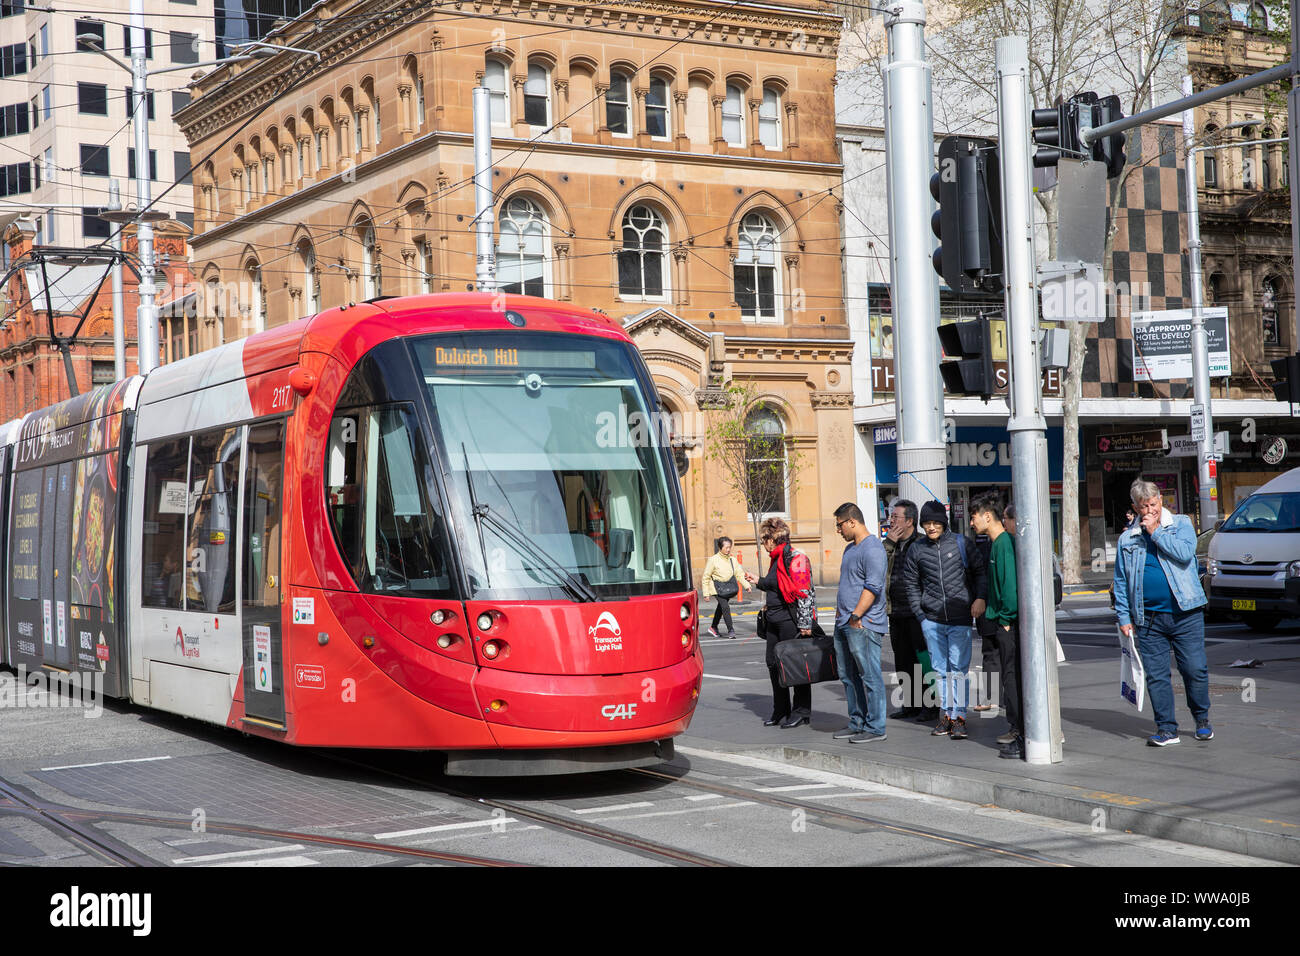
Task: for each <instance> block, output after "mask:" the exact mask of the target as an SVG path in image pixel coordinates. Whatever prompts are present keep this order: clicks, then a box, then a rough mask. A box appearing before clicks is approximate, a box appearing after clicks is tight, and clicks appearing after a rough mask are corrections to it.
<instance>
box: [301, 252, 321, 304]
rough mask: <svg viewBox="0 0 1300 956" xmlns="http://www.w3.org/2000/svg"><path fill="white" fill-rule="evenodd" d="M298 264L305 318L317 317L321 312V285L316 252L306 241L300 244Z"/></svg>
mask: <svg viewBox="0 0 1300 956" xmlns="http://www.w3.org/2000/svg"><path fill="white" fill-rule="evenodd" d="M298 262H299V266H300V268H301V269H302V309H303V316H308V315H315V314H316V313H317V312H319V311H320V284H319V283H318V282H317V281H316V251H315V250H314V249H312V247H311V243H310V242H308V241H307V240H305V239H304V240H303V241H302V242H300V243H298Z"/></svg>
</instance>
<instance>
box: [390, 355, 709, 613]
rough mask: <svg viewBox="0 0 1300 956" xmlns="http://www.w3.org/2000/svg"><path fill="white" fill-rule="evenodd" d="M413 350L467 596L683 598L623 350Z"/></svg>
mask: <svg viewBox="0 0 1300 956" xmlns="http://www.w3.org/2000/svg"><path fill="white" fill-rule="evenodd" d="M413 347H414V351H415V356H416V362H417V366H418V368H419V370H420V373H421V374H422V376H423V378H424V382H425V385H426V387H427V390H428V394H429V397H430V400H431V404H432V408H433V420H434V430H435V432H436V433H437V434H436V436H435V437H436V442H437V444H438V446H439V448H438V453H439V454H440V455H441V456H442V458H443V461H444V463H445V469H446V472H447V473H448V475H449V487H448V492H449V494H451V495H452V497H453V499H455V500H454V501H453V502H452V504H453V508H454V509H455V510H456V511H457V512H459V514H460V515H461V516H462V519H461V521H460V524H461V526H462V527H464V528H466V529H467V530H466V533H465V534H464V536H463V538H462V553H463V554H464V557H465V563H466V568H467V570H468V572H469V577H470V584H471V588H472V589H473V591H474V593H475V595H476V596H484V592H491V594H492V595H493V596H495V597H503V596H507V595H509V596H528V597H543V596H550V595H551V594H553V593H554V592H555V591H556V590H557V589H558V590H560V591H562V592H564V593H566V594H567V595H569V596H571V597H573V598H575V599H577V600H591V599H593V598H609V597H618V596H627V595H632V594H654V593H660V592H667V591H675V590H681V589H682V588H683V587H684V586H685V583H684V576H685V566H684V561H683V557H682V555H681V553H680V542H679V539H678V534H677V530H676V526H675V522H674V520H673V509H674V498H673V497H672V495H670V493H669V486H668V483H667V482H668V480H669V476H668V474H667V473H666V472H665V468H664V455H663V454H662V449H663V445H664V442H665V436H664V435H662V434H660V433H659V429H658V428H657V427H655V425H656V423H657V422H658V421H659V416H658V415H657V414H654V413H653V411H654V410H652V409H651V408H649V407H648V403H647V399H646V394H645V389H644V388H643V386H642V381H641V379H639V378H638V375H637V367H636V364H635V363H634V360H633V356H632V354H631V348H632V347H631V346H630V345H627V344H626V343H620V342H612V341H608V340H604V339H597V338H588V337H585V336H575V335H558V334H554V335H552V334H537V335H519V334H503V333H465V334H456V335H437V336H430V337H427V338H422V339H418V340H416V341H415V342H414V343H413Z"/></svg>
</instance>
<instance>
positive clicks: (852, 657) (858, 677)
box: [834, 624, 885, 734]
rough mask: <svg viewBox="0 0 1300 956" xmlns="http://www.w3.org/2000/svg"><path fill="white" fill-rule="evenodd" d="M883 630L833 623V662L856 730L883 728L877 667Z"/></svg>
mask: <svg viewBox="0 0 1300 956" xmlns="http://www.w3.org/2000/svg"><path fill="white" fill-rule="evenodd" d="M884 637H885V632H884V631H873V630H871V629H869V628H865V627H849V626H848V625H847V624H840V625H837V626H836V627H835V636H834V640H835V662H836V664H838V665H839V669H840V681H841V682H842V683H843V684H844V702H845V703H846V704H847V705H848V708H849V726H850V727H851V728H853V729H854V730H857V731H862V730H865V731H867V732H868V733H873V734H883V733H884V732H885V675H884V674H883V673H882V672H881V670H880V644H881V641H882V640H883V639H884Z"/></svg>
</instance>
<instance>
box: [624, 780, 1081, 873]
mask: <svg viewBox="0 0 1300 956" xmlns="http://www.w3.org/2000/svg"><path fill="white" fill-rule="evenodd" d="M621 772H622V773H624V774H630V775H635V776H638V777H642V778H649V779H653V780H662V781H669V782H672V783H678V784H682V785H684V786H687V787H692V788H694V789H696V790H700V791H703V792H705V793H713V794H717V795H719V796H726V797H733V798H735V799H739V800H749V801H752V802H755V803H761V804H765V805H767V806H771V807H779V808H781V809H785V810H803V811H805V812H806V813H807V814H808V815H809V816H810V817H822V818H824V819H827V820H837V821H841V822H845V823H852V824H856V825H869V826H872V827H875V828H878V829H881V830H887V831H890V832H892V833H897V834H899V835H901V836H910V837H919V838H922V839H926V840H931V841H934V842H938V843H943V844H947V845H949V846H952V847H957V848H961V849H964V850H968V851H972V852H975V853H980V854H990V855H993V856H997V857H1002V858H1005V859H1014V860H1019V861H1022V862H1025V863H1030V864H1033V865H1035V866H1053V867H1074V866H1078V865H1079V864H1077V863H1073V862H1071V861H1069V860H1062V859H1058V858H1055V857H1050V856H1046V855H1045V854H1042V853H1036V852H1034V851H1032V850H1022V849H1019V848H1017V847H1008V846H1005V845H1003V844H1000V843H990V842H987V841H984V840H973V839H971V838H969V837H964V836H960V835H958V834H954V833H948V832H946V831H943V830H934V829H928V828H926V827H917V826H911V825H909V824H903V823H895V822H892V821H889V820H883V819H881V818H879V817H872V816H869V815H867V814H864V813H852V812H849V811H847V810H837V809H834V808H832V807H827V806H825V805H823V804H815V803H809V802H807V801H804V800H792V799H790V798H789V797H781V796H777V795H775V794H771V793H763V792H760V791H755V790H747V789H745V788H744V787H735V786H731V785H729V784H722V783H711V782H706V781H702V780H694V779H691V778H690V777H689V771H685V772H683V773H680V774H678V773H671V772H664V771H662V770H651V769H649V768H646V767H633V768H629V769H625V770H623V771H621Z"/></svg>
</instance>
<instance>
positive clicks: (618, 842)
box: [318, 754, 740, 867]
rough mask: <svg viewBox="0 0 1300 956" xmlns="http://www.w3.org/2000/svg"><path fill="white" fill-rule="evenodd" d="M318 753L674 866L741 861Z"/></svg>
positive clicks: (327, 758)
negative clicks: (714, 855)
mask: <svg viewBox="0 0 1300 956" xmlns="http://www.w3.org/2000/svg"><path fill="white" fill-rule="evenodd" d="M318 756H320V757H321V758H322V759H325V760H331V761H335V762H337V763H343V764H348V765H351V766H353V767H359V768H361V769H364V770H369V771H371V772H373V773H379V774H383V775H384V776H387V777H393V778H395V779H398V780H403V781H405V782H407V783H412V784H415V785H417V786H419V787H422V788H429V789H434V790H436V791H437V792H438V793H440V794H443V795H444V796H448V797H453V798H455V799H457V800H463V801H466V802H468V803H472V804H473V805H474V806H476V807H491V808H493V809H499V810H503V811H504V812H506V813H508V814H510V815H512V816H514V817H516V818H519V819H527V820H531V821H533V822H535V823H539V824H541V825H542V826H545V827H548V828H550V829H553V830H561V831H564V832H568V833H573V834H576V835H578V836H580V837H583V838H585V839H588V840H592V841H594V842H598V843H603V844H605V845H607V846H612V847H615V848H616V849H622V850H632V851H634V852H637V853H639V854H641V855H644V856H649V857H651V858H654V859H663V860H668V861H670V862H672V863H673V864H675V865H677V866H705V867H722V866H738V865H740V864H736V863H733V862H731V861H728V860H721V859H718V858H717V857H712V856H705V855H703V854H700V853H694V852H692V851H690V850H684V849H682V848H681V847H676V846H671V845H670V844H667V843H660V842H657V841H655V840H647V839H644V838H642V837H638V836H634V835H632V834H630V833H624V832H622V831H619V830H612V829H610V828H609V827H603V826H600V825H599V824H595V823H589V822H587V821H585V820H575V819H573V818H571V817H566V816H562V815H561V814H558V813H551V812H549V811H546V810H538V809H534V808H533V807H529V806H525V805H523V804H519V803H514V802H513V801H509V800H498V799H495V798H492V797H480V796H476V795H474V794H472V793H467V792H465V791H463V790H458V789H457V788H455V787H450V786H448V785H447V784H446V782H445V781H444V780H441V779H433V778H420V777H417V776H413V775H411V774H408V773H403V772H402V771H400V770H394V769H392V768H390V767H381V766H378V765H375V764H370V763H365V762H364V761H360V760H354V759H352V758H349V757H342V756H339V755H336V754H318Z"/></svg>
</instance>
